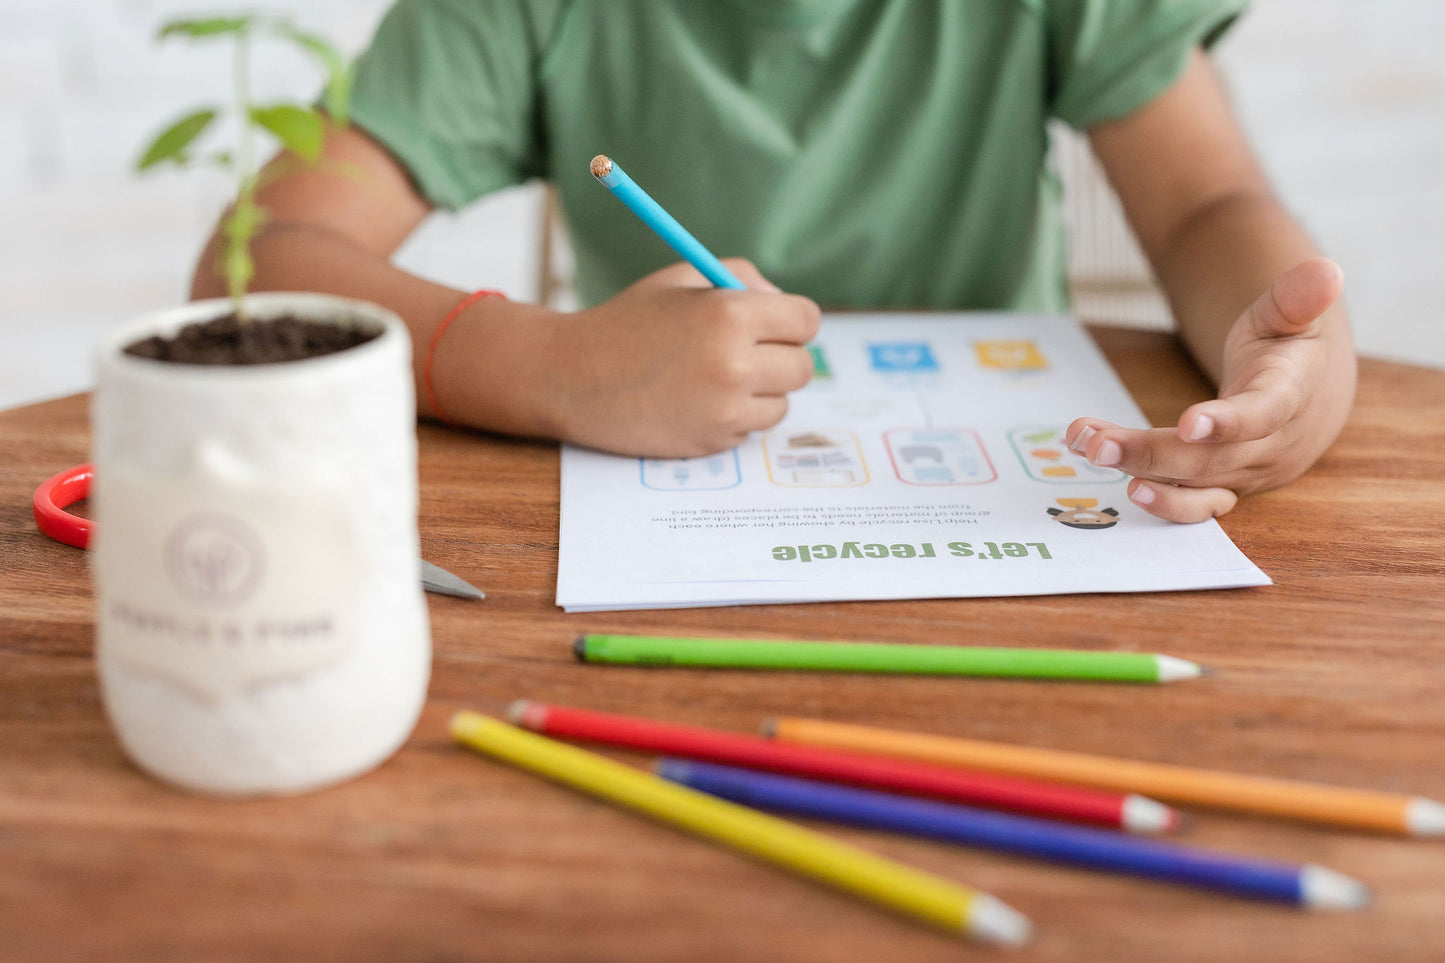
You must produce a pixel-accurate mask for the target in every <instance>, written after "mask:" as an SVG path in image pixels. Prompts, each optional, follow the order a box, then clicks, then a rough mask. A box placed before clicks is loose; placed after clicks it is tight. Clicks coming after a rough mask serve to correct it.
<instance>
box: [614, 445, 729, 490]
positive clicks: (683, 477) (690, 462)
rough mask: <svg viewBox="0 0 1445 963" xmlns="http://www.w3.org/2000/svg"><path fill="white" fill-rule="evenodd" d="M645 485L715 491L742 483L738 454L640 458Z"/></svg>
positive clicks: (660, 488) (657, 487) (658, 488)
mask: <svg viewBox="0 0 1445 963" xmlns="http://www.w3.org/2000/svg"><path fill="white" fill-rule="evenodd" d="M638 462H639V463H640V464H641V472H642V484H643V486H644V487H646V488H652V489H655V490H657V491H664V492H681V491H690V492H715V491H721V490H722V489H724V488H735V487H737V486H738V485H741V484H742V481H743V475H742V470H741V468H740V467H739V466H738V452H737V449H736V448H734V449H733V450H731V451H723V452H719V453H717V454H716V455H704V456H703V457H701V458H639V459H638Z"/></svg>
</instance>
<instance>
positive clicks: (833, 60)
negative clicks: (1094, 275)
mask: <svg viewBox="0 0 1445 963" xmlns="http://www.w3.org/2000/svg"><path fill="white" fill-rule="evenodd" d="M1244 2H1245V0H531V2H529V0H400V2H399V3H397V4H396V6H395V7H394V8H393V9H392V10H391V11H390V13H389V14H388V15H387V17H386V19H385V20H384V21H383V23H382V25H381V27H380V28H379V30H378V32H377V35H376V37H375V39H374V41H373V43H372V45H371V47H370V49H369V50H368V51H367V52H366V53H365V54H364V55H363V57H362V59H361V61H360V64H359V68H358V77H357V83H356V90H355V102H354V108H353V113H354V118H355V121H356V123H357V124H358V125H359V126H360V127H362V128H363V129H364V130H366V131H367V132H368V133H370V134H371V135H373V136H374V137H375V138H377V140H379V141H380V143H381V144H383V145H384V146H385V147H386V148H387V149H388V150H389V151H390V152H391V153H392V154H393V155H394V156H395V157H396V158H397V159H398V160H399V161H400V162H401V163H402V164H403V165H404V166H405V167H406V168H407V170H408V171H409V172H410V174H411V177H412V179H413V181H414V182H415V183H416V185H417V186H418V188H419V189H420V191H421V193H422V194H423V195H424V196H425V197H426V198H427V199H428V200H429V201H431V202H432V203H433V204H435V205H437V206H439V207H443V208H448V209H455V208H459V207H462V206H464V205H466V204H467V203H469V202H471V201H473V200H475V199H477V198H479V197H481V196H482V195H484V194H486V193H487V192H489V191H493V190H496V189H498V188H502V187H506V186H508V185H511V184H517V183H520V182H522V181H524V180H527V179H529V178H534V177H540V178H545V179H547V180H549V181H551V182H552V183H553V184H554V185H555V187H556V190H557V195H558V198H559V201H560V204H561V207H562V210H563V213H564V215H565V217H566V220H567V225H568V230H569V234H570V237H571V241H572V246H573V248H574V251H575V255H576V286H577V291H578V295H579V297H580V299H581V300H582V302H583V303H584V304H593V303H596V302H598V301H602V300H605V299H606V298H608V297H610V296H611V295H613V294H614V293H616V292H617V291H619V290H621V289H622V288H623V287H625V286H627V285H628V284H630V283H632V282H633V281H635V280H637V279H638V278H640V277H642V276H643V275H645V274H647V273H649V272H651V271H653V270H656V269H657V268H659V267H662V266H664V265H666V264H669V263H672V262H674V261H676V260H677V258H676V255H674V254H673V252H672V251H671V250H670V249H669V248H667V247H666V246H665V245H664V244H663V242H662V241H661V240H660V239H659V238H657V237H656V236H655V235H653V234H652V233H651V232H650V231H649V230H648V229H647V228H646V227H645V226H643V224H642V223H641V222H640V221H639V220H637V218H636V217H634V216H633V215H631V214H630V213H629V212H628V211H627V210H626V209H625V208H623V207H622V206H621V205H620V204H619V203H618V202H617V201H616V200H615V199H614V198H612V197H611V196H609V194H608V191H607V190H606V189H604V188H603V187H602V186H601V185H599V184H597V183H596V182H595V181H594V179H593V178H592V175H591V173H590V172H589V169H588V162H589V161H590V160H591V159H592V157H593V155H595V154H607V155H609V156H611V157H612V158H613V159H614V160H616V161H617V163H619V164H620V165H622V167H623V169H624V170H626V171H627V172H628V173H629V174H630V175H631V176H632V178H633V179H634V180H635V181H637V183H638V184H639V185H641V186H642V187H643V189H644V190H646V191H647V192H648V193H650V194H651V195H652V196H653V197H654V198H656V200H657V201H658V202H659V203H660V204H662V206H663V207H665V208H667V210H668V211H670V212H671V213H672V214H673V215H674V216H675V217H676V218H677V219H678V220H679V221H680V222H682V224H683V225H685V226H686V227H687V228H688V230H690V231H691V232H692V233H693V234H694V235H696V236H697V238H698V239H699V240H701V241H702V242H703V244H705V245H706V246H707V247H708V248H709V249H711V250H712V251H713V252H714V253H716V254H718V255H719V256H728V255H740V256H743V257H747V258H750V259H751V260H752V261H753V262H754V263H756V264H757V265H758V267H759V268H760V269H761V270H762V271H763V273H764V274H766V275H767V276H768V277H770V278H771V279H772V280H773V281H774V282H776V283H777V284H779V285H780V286H781V287H783V288H784V289H785V290H789V291H794V292H797V293H800V294H806V295H808V296H810V297H812V298H814V299H816V300H817V301H818V302H819V303H820V304H823V305H824V306H831V307H865V306H872V307H892V308H995V309H1014V310H1039V311H1059V310H1064V309H1066V307H1067V304H1068V299H1067V293H1066V291H1065V281H1064V265H1065V249H1064V236H1063V227H1062V224H1061V221H1060V215H1059V210H1058V200H1059V189H1058V185H1057V183H1056V182H1055V180H1054V178H1053V177H1052V176H1051V175H1050V173H1049V172H1048V170H1047V168H1046V166H1045V154H1046V151H1047V137H1046V133H1045V124H1046V122H1047V121H1048V119H1049V118H1051V117H1057V118H1060V119H1062V120H1063V121H1065V122H1067V123H1068V124H1070V125H1072V126H1074V127H1078V128H1086V127H1088V126H1090V125H1092V124H1097V123H1099V122H1102V121H1107V120H1111V119H1114V118H1118V117H1122V116H1124V115H1126V114H1128V113H1130V112H1132V111H1133V110H1135V109H1136V108H1138V107H1140V106H1142V105H1143V104H1145V103H1147V102H1148V101H1149V100H1151V99H1152V98H1153V97H1155V96H1156V95H1158V94H1159V93H1161V92H1162V91H1163V90H1164V89H1165V88H1167V87H1168V86H1169V85H1170V84H1171V83H1172V82H1173V81H1174V80H1175V79H1176V78H1177V77H1178V76H1179V75H1180V73H1181V72H1182V70H1183V68H1184V64H1185V61H1186V57H1187V55H1188V52H1189V50H1190V48H1191V47H1192V46H1194V45H1196V44H1201V43H1204V44H1207V43H1209V42H1211V41H1212V40H1213V39H1214V38H1215V37H1216V36H1218V34H1219V33H1221V32H1222V31H1223V29H1224V28H1225V27H1226V26H1227V25H1228V24H1229V22H1230V21H1231V20H1232V19H1233V18H1234V16H1235V15H1236V14H1238V12H1239V10H1240V8H1241V7H1242V6H1243V5H1244Z"/></svg>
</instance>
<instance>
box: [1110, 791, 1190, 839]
mask: <svg viewBox="0 0 1445 963" xmlns="http://www.w3.org/2000/svg"><path fill="white" fill-rule="evenodd" d="M1119 822H1120V824H1121V825H1122V826H1123V827H1124V828H1125V829H1127V830H1129V832H1131V833H1162V832H1164V831H1166V830H1169V829H1173V828H1174V827H1175V826H1176V825H1177V824H1178V822H1179V816H1178V814H1177V813H1175V812H1174V810H1173V809H1171V808H1170V807H1168V806H1166V805H1164V804H1163V803H1161V802H1156V801H1155V800H1153V799H1149V798H1147V797H1145V796H1136V795H1134V794H1133V793H1130V794H1129V795H1128V796H1125V797H1124V807H1123V813H1122V815H1121V816H1120V819H1119Z"/></svg>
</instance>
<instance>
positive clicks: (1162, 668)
mask: <svg viewBox="0 0 1445 963" xmlns="http://www.w3.org/2000/svg"><path fill="white" fill-rule="evenodd" d="M572 651H573V653H575V654H576V656H577V660H578V661H579V662H607V663H614V664H623V665H687V666H710V667H713V668H731V669H826V670H833V671H837V672H894V673H918V674H924V675H973V676H1001V677H1008V678H1017V679H1081V680H1090V681H1095V682H1174V681H1177V680H1179V679H1194V678H1198V677H1199V676H1200V675H1202V674H1203V670H1202V669H1201V668H1200V667H1199V666H1198V665H1195V664H1194V663H1193V662H1187V661H1185V660H1184V659H1176V658H1174V657H1173V656H1169V655H1155V654H1152V653H1141V652H1082V651H1075V650H1068V649H999V648H985V647H976V646H963V645H895V644H885V643H873V642H776V641H752V640H746V639H682V638H673V637H670V636H656V635H592V634H586V635H579V636H578V637H577V641H576V642H575V643H573V645H572Z"/></svg>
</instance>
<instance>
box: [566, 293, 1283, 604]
mask: <svg viewBox="0 0 1445 963" xmlns="http://www.w3.org/2000/svg"><path fill="white" fill-rule="evenodd" d="M812 350H813V351H814V359H815V363H816V364H815V366H816V368H817V371H818V373H817V374H816V375H815V377H814V379H813V381H812V383H811V384H809V385H808V387H806V388H804V389H803V390H802V391H799V392H796V393H794V394H793V395H792V396H791V398H790V409H789V413H788V417H787V418H786V419H785V420H784V421H783V422H782V424H780V425H779V426H777V427H776V428H774V429H772V430H770V431H767V432H763V433H760V434H755V435H754V436H753V437H751V438H749V439H748V441H747V442H746V443H745V444H743V445H741V446H740V447H738V448H736V449H734V450H732V451H728V452H723V453H722V454H718V455H713V456H709V457H705V458H690V459H637V458H623V457H618V456H614V455H604V454H600V453H598V452H595V451H589V450H586V449H582V448H577V447H574V446H566V447H564V449H563V452H562V523H561V524H562V529H561V549H560V559H559V564H558V575H557V604H558V605H560V606H562V607H563V608H564V609H566V610H567V611H569V612H581V611H603V610H612V609H646V608H678V607H690V606H704V605H730V604H753V603H766V602H813V601H834V600H850V599H900V598H962V597H972V596H991V595H1052V594H1063V593H1070V592H1148V591H1164V590H1173V589H1206V588H1231V587H1238V586H1246V585H1267V584H1269V577H1268V576H1266V575H1265V574H1264V573H1263V572H1261V571H1260V570H1259V569H1258V568H1256V567H1255V566H1254V564H1253V563H1251V562H1250V561H1249V559H1247V558H1246V557H1245V556H1244V554H1243V553H1241V552H1240V551H1239V549H1238V548H1236V547H1235V546H1234V544H1233V543H1232V542H1231V541H1230V540H1229V538H1228V536H1226V535H1225V534H1224V532H1223V531H1222V530H1221V529H1220V527H1219V525H1218V524H1217V523H1216V522H1213V521H1209V522H1204V523H1201V524H1198V525H1177V524H1173V523H1170V522H1164V521H1160V520H1159V519H1156V518H1154V517H1152V516H1150V515H1148V514H1146V513H1145V512H1143V511H1141V510H1139V509H1137V508H1135V507H1134V506H1133V505H1132V504H1131V503H1130V502H1129V500H1128V498H1127V497H1126V495H1125V486H1126V484H1127V483H1128V478H1127V477H1126V476H1125V475H1123V474H1122V473H1120V472H1118V471H1116V470H1113V469H1100V468H1095V467H1093V466H1092V465H1090V464H1089V463H1088V462H1087V461H1085V460H1084V459H1083V458H1082V457H1081V456H1078V455H1075V454H1073V453H1072V452H1070V451H1069V450H1068V447H1067V446H1066V445H1065V444H1064V443H1063V431H1064V429H1065V428H1066V427H1067V426H1068V424H1069V423H1070V422H1071V421H1072V420H1073V419H1074V418H1076V417H1079V416H1082V415H1093V416H1096V417H1100V418H1104V419H1107V420H1109V421H1112V422H1115V423H1117V424H1121V425H1126V426H1131V427H1134V426H1137V427H1144V426H1146V425H1147V423H1146V421H1145V420H1144V416H1143V414H1142V413H1141V412H1140V411H1139V409H1138V407H1137V406H1135V404H1134V402H1133V400H1132V399H1130V397H1129V395H1128V393H1127V392H1126V391H1125V390H1124V387H1123V385H1122V384H1120V382H1119V380H1118V378H1117V377H1116V376H1115V374H1114V372H1113V370H1112V369H1110V368H1109V366H1108V364H1107V362H1106V361H1105V360H1104V357H1103V355H1102V354H1101V353H1100V352H1099V350H1098V348H1097V347H1096V346H1095V345H1094V343H1093V341H1092V340H1091V339H1090V338H1089V336H1088V334H1087V333H1086V332H1085V331H1084V330H1083V328H1082V327H1081V326H1080V325H1079V324H1078V323H1077V322H1076V321H1074V320H1072V319H1068V318H1055V317H1037V316H1027V315H1017V314H904V315H899V314H890V315H886V316H881V315H844V316H829V317H827V318H825V319H824V322H823V328H822V331H821V333H820V334H819V336H818V338H817V339H816V340H815V341H814V342H813V345H812Z"/></svg>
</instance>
